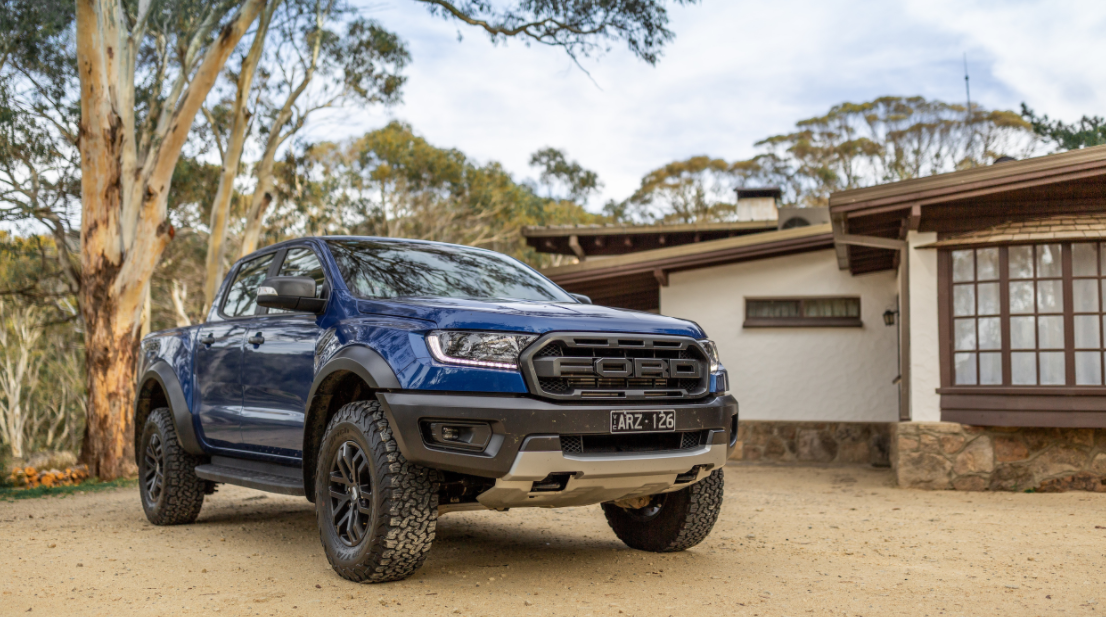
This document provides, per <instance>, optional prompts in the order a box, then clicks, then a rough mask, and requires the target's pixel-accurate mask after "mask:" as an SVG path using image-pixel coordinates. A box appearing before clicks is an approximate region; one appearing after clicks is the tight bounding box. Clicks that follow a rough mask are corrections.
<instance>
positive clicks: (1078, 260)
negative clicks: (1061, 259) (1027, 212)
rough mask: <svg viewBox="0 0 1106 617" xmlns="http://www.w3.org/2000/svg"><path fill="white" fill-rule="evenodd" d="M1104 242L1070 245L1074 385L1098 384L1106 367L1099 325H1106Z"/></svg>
mask: <svg viewBox="0 0 1106 617" xmlns="http://www.w3.org/2000/svg"><path fill="white" fill-rule="evenodd" d="M1104 249H1106V243H1103V244H1099V243H1093V242H1081V243H1076V244H1072V245H1071V255H1072V257H1071V260H1072V314H1073V318H1072V321H1073V329H1074V337H1073V338H1074V343H1075V347H1074V349H1075V351H1074V354H1073V357H1074V362H1075V385H1077V386H1101V385H1103V383H1106V381H1104V379H1103V378H1104V375H1103V369H1104V366H1106V362H1104V361H1103V360H1104V358H1103V353H1104V350H1106V346H1104V343H1103V338H1102V337H1103V328H1104V327H1106V315H1104V311H1106V307H1104V306H1103V301H1104V300H1106V298H1104V297H1103V293H1106V289H1104V288H1106V279H1104V278H1103V274H1106V270H1104V266H1103V261H1104V260H1106V250H1104Z"/></svg>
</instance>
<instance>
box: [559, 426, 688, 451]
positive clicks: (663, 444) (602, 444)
mask: <svg viewBox="0 0 1106 617" xmlns="http://www.w3.org/2000/svg"><path fill="white" fill-rule="evenodd" d="M704 434H705V431H686V432H679V433H636V434H633V433H630V434H620V435H619V434H614V435H561V451H562V452H564V453H565V454H613V453H617V452H665V451H678V450H693V449H695V448H698V447H699V444H700V443H702V441H703V436H704Z"/></svg>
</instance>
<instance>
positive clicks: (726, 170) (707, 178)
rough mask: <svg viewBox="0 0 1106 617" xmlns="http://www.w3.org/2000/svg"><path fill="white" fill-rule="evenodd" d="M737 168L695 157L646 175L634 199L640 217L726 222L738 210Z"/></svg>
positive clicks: (706, 157) (711, 159)
mask: <svg viewBox="0 0 1106 617" xmlns="http://www.w3.org/2000/svg"><path fill="white" fill-rule="evenodd" d="M734 171H735V170H734V166H733V165H731V164H730V163H727V162H726V161H724V160H722V159H714V158H710V157H708V156H693V157H691V158H690V159H687V160H686V161H676V162H673V163H669V164H667V165H665V166H664V167H661V168H660V169H655V170H653V171H651V172H649V173H648V174H646V175H645V177H644V178H642V180H641V186H640V187H639V188H638V190H637V191H635V192H634V194H633V195H632V196H631V197H630V199H629V200H628V201H629V205H630V206H631V207H633V208H634V210H635V213H636V214H637V216H638V217H639V218H642V219H645V220H652V221H658V222H664V223H703V222H712V221H725V220H729V219H731V218H732V217H733V216H734V213H735V211H736V204H735V203H734V201H735V196H734V194H733V186H732V185H733V179H734V177H735V174H734Z"/></svg>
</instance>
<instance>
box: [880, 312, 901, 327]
mask: <svg viewBox="0 0 1106 617" xmlns="http://www.w3.org/2000/svg"><path fill="white" fill-rule="evenodd" d="M898 314H899V312H898V311H892V310H891V309H887V310H886V311H883V325H885V326H893V325H895V315H898Z"/></svg>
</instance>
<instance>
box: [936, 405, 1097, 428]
mask: <svg viewBox="0 0 1106 617" xmlns="http://www.w3.org/2000/svg"><path fill="white" fill-rule="evenodd" d="M941 421H942V422H956V423H958V424H969V425H974V426H1021V427H1036V428H1106V411H1101V410H1099V411H1088V412H1083V413H1057V412H1055V411H980V410H963V409H948V410H945V409H942V410H941Z"/></svg>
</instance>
